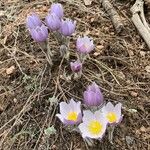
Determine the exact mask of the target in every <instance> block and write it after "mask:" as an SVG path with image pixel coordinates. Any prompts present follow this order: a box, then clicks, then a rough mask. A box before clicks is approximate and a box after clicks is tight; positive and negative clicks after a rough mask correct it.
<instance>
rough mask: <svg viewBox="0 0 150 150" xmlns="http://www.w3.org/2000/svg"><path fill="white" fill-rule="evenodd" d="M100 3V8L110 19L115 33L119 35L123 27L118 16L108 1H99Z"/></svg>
mask: <svg viewBox="0 0 150 150" xmlns="http://www.w3.org/2000/svg"><path fill="white" fill-rule="evenodd" d="M100 2H101V3H102V6H103V8H104V9H105V10H106V12H107V14H108V15H109V17H110V18H111V21H112V23H113V25H114V28H115V29H116V32H117V33H120V32H121V31H122V30H123V28H124V26H123V23H122V22H121V19H120V16H119V14H118V13H117V11H116V10H115V8H114V7H113V6H112V4H111V3H110V2H109V1H108V0H100Z"/></svg>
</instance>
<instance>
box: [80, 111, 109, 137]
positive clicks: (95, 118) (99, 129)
mask: <svg viewBox="0 0 150 150" xmlns="http://www.w3.org/2000/svg"><path fill="white" fill-rule="evenodd" d="M82 120H83V123H81V124H80V125H79V129H80V131H81V133H82V137H83V138H92V139H102V137H103V135H104V133H105V131H106V127H107V120H106V119H105V118H104V116H103V115H102V113H101V112H100V111H96V112H95V113H92V112H91V111H89V110H86V111H83V119H82Z"/></svg>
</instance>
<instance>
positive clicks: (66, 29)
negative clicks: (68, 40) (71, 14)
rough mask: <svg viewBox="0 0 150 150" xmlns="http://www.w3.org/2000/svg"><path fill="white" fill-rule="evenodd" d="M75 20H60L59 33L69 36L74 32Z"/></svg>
mask: <svg viewBox="0 0 150 150" xmlns="http://www.w3.org/2000/svg"><path fill="white" fill-rule="evenodd" d="M75 26H76V21H72V20H69V19H66V20H65V21H64V20H62V22H61V26H60V30H59V31H60V33H61V34H62V35H64V36H71V35H72V34H73V33H74V32H75Z"/></svg>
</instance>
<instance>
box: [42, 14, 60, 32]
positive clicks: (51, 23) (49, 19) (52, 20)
mask: <svg viewBox="0 0 150 150" xmlns="http://www.w3.org/2000/svg"><path fill="white" fill-rule="evenodd" d="M45 22H46V25H47V27H48V28H49V29H50V30H52V31H56V30H58V29H59V28H60V24H61V21H60V19H59V17H58V16H57V15H56V14H55V13H51V14H48V16H46V18H45Z"/></svg>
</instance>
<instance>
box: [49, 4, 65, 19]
mask: <svg viewBox="0 0 150 150" xmlns="http://www.w3.org/2000/svg"><path fill="white" fill-rule="evenodd" d="M50 13H55V14H56V15H57V16H58V17H59V18H60V19H61V18H62V17H63V16H64V10H63V7H62V5H61V4H59V3H54V4H52V5H51V8H50Z"/></svg>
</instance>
